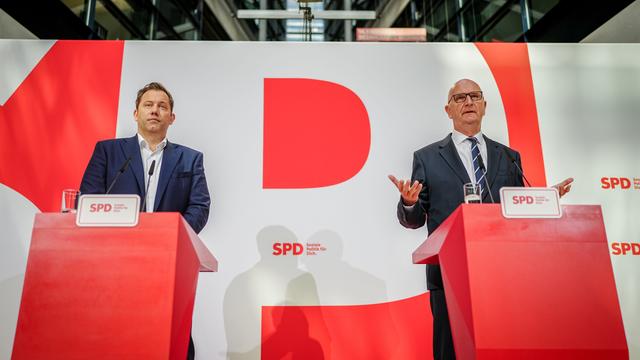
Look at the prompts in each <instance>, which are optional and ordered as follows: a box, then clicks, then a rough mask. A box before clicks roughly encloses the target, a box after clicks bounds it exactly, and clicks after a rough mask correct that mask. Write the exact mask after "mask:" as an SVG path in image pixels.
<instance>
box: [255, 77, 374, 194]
mask: <svg viewBox="0 0 640 360" xmlns="http://www.w3.org/2000/svg"><path fill="white" fill-rule="evenodd" d="M370 144H371V129H370V127H369V116H368V114H367V110H366V109H365V106H364V104H363V103H362V101H361V100H360V98H359V97H358V96H357V95H356V94H355V93H354V92H353V91H351V90H349V89H347V88H346V87H344V86H341V85H339V84H335V83H331V82H327V81H321V80H312V79H265V80H264V151H263V156H264V158H263V174H262V176H263V177H262V186H263V188H265V189H301V188H315V187H323V186H331V185H335V184H339V183H341V182H344V181H346V180H348V179H350V178H351V177H353V176H354V175H355V174H357V173H358V172H359V171H360V169H361V168H362V166H363V165H364V163H365V162H366V160H367V156H368V155H369V147H370Z"/></svg>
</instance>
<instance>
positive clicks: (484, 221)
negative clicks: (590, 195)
mask: <svg viewBox="0 0 640 360" xmlns="http://www.w3.org/2000/svg"><path fill="white" fill-rule="evenodd" d="M608 249H609V248H608V243H607V238H606V235H605V230H604V222H603V220H602V212H601V209H600V206H563V216H562V218H560V219H505V218H504V217H503V216H502V213H501V210H500V205H494V204H491V205H461V206H460V207H459V208H458V209H457V210H456V211H455V212H453V214H451V216H449V218H447V220H445V222H443V223H442V224H441V225H440V227H438V229H437V230H436V231H435V232H434V233H433V234H431V235H430V236H429V237H428V238H427V240H426V241H425V242H424V243H423V244H422V245H421V246H420V247H419V248H418V249H417V250H416V251H415V252H414V253H413V262H414V263H420V264H438V263H439V264H440V266H441V268H442V278H443V281H444V288H445V293H446V295H447V307H448V309H449V317H450V321H451V328H452V334H453V340H454V346H455V350H456V355H457V358H458V359H463V360H466V359H478V360H480V359H492V360H495V359H582V360H584V359H598V360H600V359H628V358H629V353H628V349H627V341H626V338H625V333H624V327H623V325H622V316H621V314H620V306H619V303H618V295H617V292H616V286H615V281H614V277H613V269H612V267H611V259H610V257H609V250H608Z"/></svg>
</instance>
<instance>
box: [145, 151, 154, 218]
mask: <svg viewBox="0 0 640 360" xmlns="http://www.w3.org/2000/svg"><path fill="white" fill-rule="evenodd" d="M155 168H156V161H155V160H153V161H152V162H151V166H150V167H149V181H148V182H147V188H146V189H145V190H144V200H142V211H147V208H146V207H145V206H146V205H147V197H148V196H149V185H151V176H152V175H153V170H155Z"/></svg>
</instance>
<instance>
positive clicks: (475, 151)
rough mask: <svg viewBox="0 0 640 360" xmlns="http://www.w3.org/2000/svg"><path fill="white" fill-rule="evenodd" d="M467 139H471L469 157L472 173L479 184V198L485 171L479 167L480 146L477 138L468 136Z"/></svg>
mask: <svg viewBox="0 0 640 360" xmlns="http://www.w3.org/2000/svg"><path fill="white" fill-rule="evenodd" d="M467 140H469V141H471V159H472V161H473V173H474V174H475V178H476V184H477V185H479V186H480V198H482V195H483V193H482V191H483V190H484V175H485V172H484V171H482V169H481V168H480V148H479V147H478V139H476V138H474V137H468V138H467Z"/></svg>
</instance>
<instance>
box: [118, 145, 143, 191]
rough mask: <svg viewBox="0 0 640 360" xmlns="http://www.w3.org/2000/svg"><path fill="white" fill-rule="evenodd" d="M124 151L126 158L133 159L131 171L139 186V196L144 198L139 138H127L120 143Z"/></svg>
mask: <svg viewBox="0 0 640 360" xmlns="http://www.w3.org/2000/svg"><path fill="white" fill-rule="evenodd" d="M120 146H121V147H122V151H123V152H124V155H125V157H126V158H129V157H131V165H130V166H131V171H133V174H134V176H135V178H136V183H137V184H138V195H140V197H143V196H144V194H143V192H144V167H143V166H142V155H140V144H139V143H138V136H137V135H135V136H134V137H131V138H126V139H124V141H122V142H121V143H120Z"/></svg>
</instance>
